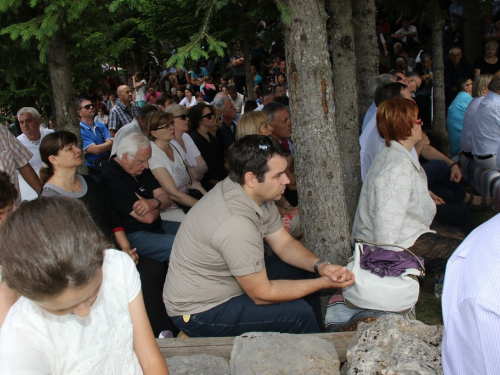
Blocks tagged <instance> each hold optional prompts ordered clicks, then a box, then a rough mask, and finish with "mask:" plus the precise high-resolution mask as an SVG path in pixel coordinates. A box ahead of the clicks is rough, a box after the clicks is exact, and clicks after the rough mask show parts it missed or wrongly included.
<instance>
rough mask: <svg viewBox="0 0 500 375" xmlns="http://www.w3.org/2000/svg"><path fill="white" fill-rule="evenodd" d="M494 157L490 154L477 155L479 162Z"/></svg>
mask: <svg viewBox="0 0 500 375" xmlns="http://www.w3.org/2000/svg"><path fill="white" fill-rule="evenodd" d="M493 156H494V155H493V154H489V155H476V158H478V159H479V160H486V159H489V158H492V157H493Z"/></svg>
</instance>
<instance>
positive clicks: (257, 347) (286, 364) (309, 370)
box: [230, 332, 340, 375]
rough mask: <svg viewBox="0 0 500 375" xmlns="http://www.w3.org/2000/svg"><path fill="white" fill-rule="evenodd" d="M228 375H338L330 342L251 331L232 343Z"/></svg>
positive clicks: (334, 352) (338, 363)
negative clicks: (229, 374) (229, 373)
mask: <svg viewBox="0 0 500 375" xmlns="http://www.w3.org/2000/svg"><path fill="white" fill-rule="evenodd" d="M230 364H231V374H232V375H240V374H244V375H249V374H262V375H263V374H283V375H284V374H301V375H302V374H315V375H320V374H328V375H336V374H339V373H340V372H339V366H340V362H339V359H338V356H337V351H336V350H335V347H334V346H333V344H332V343H330V342H329V341H326V340H323V339H320V338H317V337H313V336H311V337H309V336H307V335H301V336H298V335H291V334H286V333H283V334H281V333H273V332H251V333H246V334H244V335H241V336H238V337H236V338H235V340H234V346H233V351H232V353H231V361H230Z"/></svg>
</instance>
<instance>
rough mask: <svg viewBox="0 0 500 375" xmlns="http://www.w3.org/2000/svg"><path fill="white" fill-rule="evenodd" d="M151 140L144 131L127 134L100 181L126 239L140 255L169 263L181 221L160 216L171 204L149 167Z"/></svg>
mask: <svg viewBox="0 0 500 375" xmlns="http://www.w3.org/2000/svg"><path fill="white" fill-rule="evenodd" d="M151 153H152V151H151V144H150V141H149V140H148V139H147V138H146V137H145V136H144V135H142V134H131V135H128V136H127V137H125V138H124V139H123V140H122V141H121V142H120V144H119V145H118V147H117V150H116V157H115V158H113V159H112V160H111V161H110V162H109V163H108V165H106V167H105V168H104V169H103V171H102V174H101V177H100V179H99V183H100V185H101V188H102V189H103V190H104V192H105V193H106V196H107V198H108V200H109V201H110V203H111V205H112V206H113V208H114V209H115V211H116V213H117V214H118V219H119V221H118V222H119V223H121V224H122V226H123V229H125V233H127V239H128V240H129V242H130V245H131V247H132V248H136V249H137V253H138V254H139V255H145V256H148V257H150V258H153V259H156V260H157V261H159V262H161V263H164V264H165V265H166V264H167V263H168V259H169V257H170V251H171V250H172V244H173V243H174V238H175V234H176V233H177V229H178V228H179V224H180V223H178V222H173V221H165V220H161V218H160V211H161V210H163V209H165V208H167V207H168V206H170V205H171V204H172V199H171V198H170V196H169V195H168V194H167V193H166V192H165V190H163V189H162V187H161V186H160V183H159V182H158V181H157V180H156V179H155V177H154V176H153V173H152V172H151V170H150V169H149V159H150V158H151Z"/></svg>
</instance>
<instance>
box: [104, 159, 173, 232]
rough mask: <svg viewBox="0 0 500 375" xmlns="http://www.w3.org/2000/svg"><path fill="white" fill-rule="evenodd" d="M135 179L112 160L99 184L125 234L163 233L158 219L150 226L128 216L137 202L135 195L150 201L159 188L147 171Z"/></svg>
mask: <svg viewBox="0 0 500 375" xmlns="http://www.w3.org/2000/svg"><path fill="white" fill-rule="evenodd" d="M136 178H137V181H136V179H134V177H132V176H131V175H129V174H128V173H127V172H125V171H124V170H123V168H122V167H121V165H120V164H118V162H116V161H115V159H113V160H111V161H110V162H109V163H108V164H107V165H106V167H104V169H103V171H102V173H101V176H100V179H99V183H100V185H101V188H102V190H104V192H105V194H106V196H107V198H108V200H109V202H110V203H111V205H112V206H113V208H114V209H115V211H116V213H117V215H118V219H119V221H120V222H121V223H122V226H123V228H124V229H125V231H126V232H127V233H133V232H138V231H146V232H153V233H160V234H161V233H165V232H164V231H163V229H162V228H161V219H160V217H158V218H157V219H156V220H155V221H154V222H153V223H151V224H145V223H141V222H140V221H138V220H136V219H135V218H133V217H132V216H130V212H132V207H133V205H134V203H135V202H136V201H137V200H139V198H137V196H136V195H135V194H136V193H137V194H138V195H139V196H141V197H143V198H146V199H152V198H153V191H154V190H156V189H158V188H161V186H160V184H159V182H158V181H157V180H156V179H155V177H154V176H153V173H151V170H149V169H145V170H144V171H143V172H142V174H140V175H139V176H137V177H136Z"/></svg>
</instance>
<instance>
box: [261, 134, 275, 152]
mask: <svg viewBox="0 0 500 375" xmlns="http://www.w3.org/2000/svg"><path fill="white" fill-rule="evenodd" d="M272 147H273V141H272V140H271V138H269V137H264V138H262V139H261V140H260V142H259V150H262V151H269V150H271V148H272Z"/></svg>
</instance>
